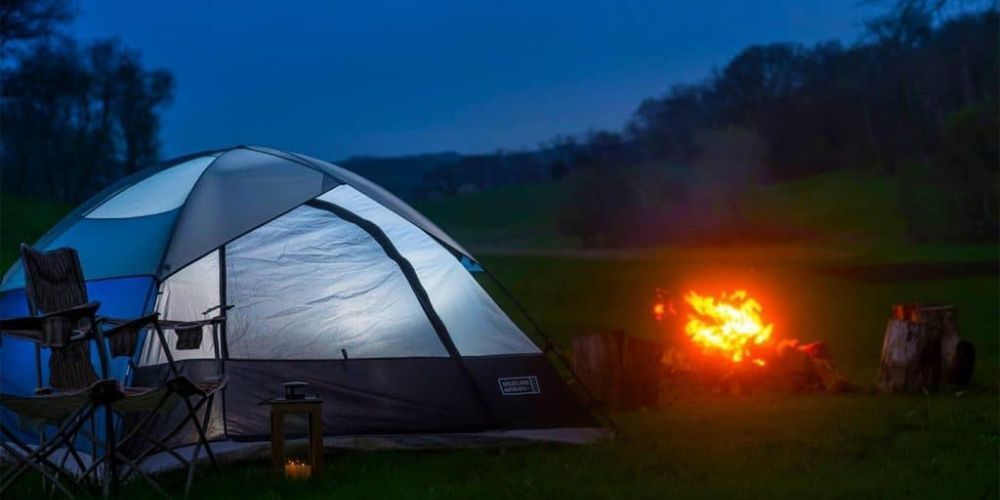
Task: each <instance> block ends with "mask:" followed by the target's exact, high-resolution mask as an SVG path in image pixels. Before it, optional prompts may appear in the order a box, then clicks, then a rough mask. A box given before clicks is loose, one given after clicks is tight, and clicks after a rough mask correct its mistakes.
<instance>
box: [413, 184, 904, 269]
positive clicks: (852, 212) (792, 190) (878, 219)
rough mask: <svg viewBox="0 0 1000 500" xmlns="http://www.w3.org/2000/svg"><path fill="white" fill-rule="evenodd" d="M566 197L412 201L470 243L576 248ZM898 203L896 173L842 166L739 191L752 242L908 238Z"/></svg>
mask: <svg viewBox="0 0 1000 500" xmlns="http://www.w3.org/2000/svg"><path fill="white" fill-rule="evenodd" d="M567 196H570V194H569V192H568V189H567V187H566V186H565V185H564V184H563V183H555V182H546V183H532V184H521V185H514V186H506V187H502V188H497V189H491V190H485V191H479V192H472V193H466V194H462V195H458V196H450V197H442V198H436V199H432V200H425V201H421V202H418V203H416V207H417V208H418V209H419V210H420V211H421V212H423V213H424V214H425V215H427V216H428V217H429V218H430V219H431V220H433V221H434V222H435V223H437V224H438V225H439V226H441V227H442V228H443V229H444V230H445V231H448V232H449V233H450V234H452V235H453V236H454V237H455V238H456V239H457V240H458V241H459V242H461V243H462V244H463V245H467V246H469V247H471V248H474V249H475V248H479V249H501V248H522V249H523V248H528V249H531V248H535V249H541V248H546V249H550V248H573V247H579V246H580V244H579V242H576V241H573V240H571V239H568V238H566V237H565V236H562V235H560V234H559V233H558V231H557V228H556V221H557V220H558V218H559V210H560V206H561V203H562V202H563V200H565V199H566V197H567ZM898 203H899V188H898V184H897V181H896V180H895V179H894V178H893V177H889V176H884V175H878V174H876V173H872V172H868V171H858V170H841V171H835V172H830V173H825V174H819V175H814V176H810V177H807V178H803V179H799V180H795V181H788V182H779V183H771V184H766V185H758V186H754V187H751V188H749V189H747V190H745V191H744V192H743V193H742V195H741V201H740V204H739V206H740V207H741V212H742V218H743V220H744V221H745V222H746V224H748V225H752V226H753V227H754V228H757V229H758V230H759V231H758V232H759V233H761V234H763V235H765V236H763V238H766V240H765V241H757V243H762V242H766V241H773V242H774V243H784V242H789V241H809V242H815V243H830V244H848V245H859V247H868V246H879V247H881V246H886V245H890V246H902V245H905V234H904V232H905V223H904V221H903V218H902V217H901V216H900V215H899V210H898V208H897V205H898ZM702 215H704V214H698V213H694V214H692V215H691V217H698V216H702Z"/></svg>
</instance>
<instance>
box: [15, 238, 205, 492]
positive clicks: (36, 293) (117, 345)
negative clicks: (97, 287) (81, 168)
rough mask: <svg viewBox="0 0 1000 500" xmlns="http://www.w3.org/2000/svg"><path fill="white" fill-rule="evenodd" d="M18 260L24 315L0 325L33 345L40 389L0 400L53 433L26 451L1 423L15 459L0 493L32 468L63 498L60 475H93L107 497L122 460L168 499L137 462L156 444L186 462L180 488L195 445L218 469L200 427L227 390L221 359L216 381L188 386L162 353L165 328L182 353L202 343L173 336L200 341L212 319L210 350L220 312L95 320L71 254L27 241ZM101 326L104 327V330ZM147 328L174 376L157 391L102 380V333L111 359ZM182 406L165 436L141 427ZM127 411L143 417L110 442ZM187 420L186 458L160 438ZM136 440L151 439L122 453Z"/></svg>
mask: <svg viewBox="0 0 1000 500" xmlns="http://www.w3.org/2000/svg"><path fill="white" fill-rule="evenodd" d="M21 256H22V263H23V266H24V270H25V292H26V296H27V300H28V306H29V311H30V312H31V314H32V316H31V317H27V318H14V319H5V320H0V331H2V332H3V333H4V334H7V335H12V336H15V337H20V338H22V339H26V340H29V341H32V342H34V343H35V360H36V377H37V382H38V386H39V387H40V388H39V389H36V394H35V395H34V396H17V395H8V394H0V405H2V406H3V407H5V408H7V409H9V410H11V411H13V412H14V413H15V414H17V415H18V416H19V417H20V418H21V419H22V421H25V420H32V421H36V422H41V423H44V424H55V425H57V426H58V428H57V430H56V433H55V435H54V436H52V438H51V439H48V440H46V439H45V436H44V433H41V434H40V443H39V446H38V447H36V448H35V449H33V450H32V449H31V448H30V447H29V446H27V445H26V444H24V443H23V441H21V440H19V439H18V438H17V437H16V435H15V434H14V433H13V432H11V431H10V430H9V429H7V428H5V427H3V426H0V427H2V429H0V430H2V432H3V436H4V438H5V439H6V440H7V441H9V443H8V442H7V441H4V442H3V448H4V450H5V451H6V452H8V453H9V454H11V455H12V456H13V457H14V460H15V463H14V465H13V469H12V471H11V473H10V474H7V477H6V478H5V482H4V483H3V484H2V485H0V493H2V492H3V491H5V490H6V489H7V488H9V487H10V486H11V485H12V484H14V482H15V481H17V479H18V478H19V477H20V476H21V475H22V474H23V473H24V472H25V471H26V470H28V469H34V470H36V471H38V472H39V473H41V474H42V475H43V477H45V478H46V479H47V480H49V481H51V482H52V483H53V487H54V488H57V489H59V490H60V491H61V492H63V493H65V494H67V495H70V494H71V493H70V490H69V488H67V487H66V485H64V484H63V483H62V482H61V481H60V478H61V476H64V475H65V476H67V477H70V478H74V482H81V481H86V480H88V478H90V477H93V478H94V479H97V480H98V481H99V482H100V483H102V485H103V492H104V494H105V495H107V494H108V493H109V492H110V490H111V489H113V488H114V487H115V485H116V483H117V480H118V466H119V464H122V465H125V466H127V467H128V468H129V469H130V470H131V472H132V473H135V474H136V475H138V476H140V477H142V478H143V479H144V480H146V481H147V482H148V483H150V484H151V485H152V486H153V488H154V490H156V491H158V492H160V493H161V494H164V496H166V494H165V492H163V490H162V489H161V488H160V487H159V485H158V484H156V482H155V481H154V480H153V479H152V478H151V477H150V476H149V475H148V474H146V473H145V472H144V471H143V470H142V469H141V467H140V464H141V462H142V460H143V459H144V458H146V457H147V456H149V455H150V454H151V453H152V451H154V450H160V451H165V452H167V453H169V454H171V455H172V456H173V457H174V458H176V459H177V460H178V461H179V462H180V463H181V465H182V466H186V467H187V468H188V480H187V482H186V484H185V492H187V491H188V490H189V489H190V486H191V482H192V478H193V474H194V468H195V465H196V463H197V460H198V455H199V452H200V450H201V448H202V447H204V448H205V451H206V454H207V456H208V458H209V460H210V461H211V462H212V465H213V467H214V468H215V469H216V470H218V465H217V463H216V461H215V456H214V454H213V453H212V450H211V447H210V445H209V444H208V440H207V437H206V435H205V432H204V427H205V425H204V424H207V420H208V417H209V415H210V413H211V406H212V402H213V401H214V397H215V395H216V394H217V393H218V392H219V391H221V390H222V389H224V387H225V378H224V377H222V376H221V364H220V363H217V366H219V367H220V377H219V378H217V379H213V380H206V381H202V382H199V383H194V382H191V381H190V380H188V379H187V378H186V377H184V376H182V375H180V374H179V372H178V370H177V367H176V365H175V363H174V361H173V358H172V356H171V355H170V354H169V353H170V349H169V346H168V345H167V343H166V337H165V335H164V333H163V326H166V327H167V328H168V329H173V330H175V331H176V332H177V334H178V345H177V348H178V349H181V348H185V347H187V348H197V347H198V345H200V342H191V341H189V340H187V341H184V342H181V340H182V339H186V338H193V337H198V338H200V332H201V330H202V328H203V327H204V326H206V325H211V326H212V330H213V336H214V340H215V341H216V346H218V340H219V339H218V334H219V328H218V325H219V324H220V323H221V321H222V318H219V317H216V318H211V319H208V320H205V321H200V322H186V323H179V322H163V325H161V322H160V321H159V318H158V314H150V315H147V316H144V317H141V318H138V319H134V320H117V319H111V318H100V317H98V316H97V314H96V313H97V310H98V308H99V307H100V304H99V303H97V302H89V301H88V298H87V290H86V283H85V281H84V278H83V271H82V268H81V266H80V261H79V257H78V256H77V254H76V251H74V250H72V249H69V248H63V249H57V250H53V251H51V252H39V251H36V250H34V249H32V248H30V247H28V246H27V245H21ZM39 314H41V315H39ZM105 326H109V327H110V328H108V329H105ZM150 328H151V329H153V330H154V331H156V333H157V338H158V340H159V341H160V342H161V343H162V344H163V348H164V350H165V352H166V353H167V357H168V362H169V365H170V374H171V376H172V377H171V378H170V379H169V380H167V381H166V382H165V383H164V384H163V385H161V386H159V387H155V388H134V387H122V385H121V384H120V383H119V382H118V381H117V380H113V379H109V378H108V367H109V365H110V356H109V354H108V347H109V346H108V345H107V344H106V341H105V339H106V338H107V339H110V348H111V356H128V357H129V358H131V357H132V356H133V355H134V353H135V349H136V346H137V343H138V332H139V331H141V330H143V329H147V330H148V329H150ZM91 341H93V342H95V343H96V345H97V348H98V354H99V361H100V368H101V375H102V378H100V379H98V377H97V375H96V373H94V367H93V365H92V363H91V361H90V342H91ZM42 348H49V349H51V352H52V355H51V357H50V359H49V385H50V387H42V370H41V354H40V353H41V349H42ZM217 359H218V357H217ZM192 397H197V398H198V400H197V402H196V403H192V402H191V399H192ZM180 402H183V403H184V408H185V410H186V412H187V413H186V416H185V417H184V418H183V419H182V421H181V423H180V424H179V425H178V426H177V427H176V429H175V430H173V431H172V432H170V433H168V434H167V435H166V436H165V437H163V438H157V437H155V436H154V435H153V434H152V433H150V432H148V431H147V430H145V429H144V428H143V427H144V426H145V425H146V424H147V423H148V422H149V421H150V420H151V418H152V416H153V415H155V414H156V413H157V412H158V411H161V410H169V409H170V408H173V407H174V406H176V405H177V404H179V403H180ZM202 407H205V417H204V420H203V421H199V419H198V417H197V412H198V411H199V409H201V408H202ZM98 409H104V410H105V411H104V412H103V415H104V422H103V426H104V434H105V439H104V446H103V454H102V456H101V457H100V458H98V457H97V448H98V439H97V438H96V436H95V435H94V434H95V433H94V429H93V426H94V417H95V415H96V412H97V410H98ZM135 414H145V416H144V417H142V418H139V419H138V423H137V424H136V425H134V426H132V428H131V429H130V431H129V433H128V434H127V435H126V437H125V438H124V439H122V440H121V441H119V440H117V439H116V428H115V419H114V417H115V416H116V415H118V416H119V417H124V416H126V415H135ZM88 421H89V422H91V429H90V432H88V431H87V429H85V428H84V424H85V423H86V422H88ZM188 422H191V423H193V425H194V427H195V429H196V431H197V434H198V442H197V444H196V447H195V451H194V454H193V456H192V458H191V459H190V460H187V459H185V458H184V457H182V456H181V455H180V454H178V453H177V452H176V451H174V450H173V449H171V448H170V447H169V446H167V445H166V444H165V443H166V441H168V440H169V439H170V438H172V437H173V436H174V435H176V434H177V432H179V431H180V430H181V429H182V428H183V427H184V426H185V425H186V424H187V423H188ZM203 422H204V423H203ZM43 429H44V427H43ZM77 435H83V436H84V437H86V438H87V439H88V440H89V441H90V443H91V451H92V454H91V461H90V464H86V463H85V461H84V460H83V459H82V458H81V457H80V455H79V453H78V451H77V450H76V448H75V443H74V442H75V440H76V436H77ZM140 437H141V438H143V439H144V440H145V441H146V442H148V443H151V444H150V445H149V447H148V448H147V449H146V450H144V451H142V452H140V453H139V454H138V455H137V456H136V457H135V458H130V457H128V456H126V455H125V454H123V453H122V452H121V451H120V448H119V445H120V444H126V443H134V442H137V441H138V439H139V438H140ZM60 449H63V450H65V452H64V454H63V458H62V460H61V461H60V463H56V462H55V461H54V460H53V459H52V458H51V457H52V455H53V454H54V452H55V451H57V450H60ZM69 457H73V459H74V461H75V462H76V466H77V471H82V474H74V472H75V471H71V470H69V469H68V468H67V466H66V463H67V460H68V458H69ZM102 465H103V467H101V466H102ZM99 475H103V477H102V478H101V477H99Z"/></svg>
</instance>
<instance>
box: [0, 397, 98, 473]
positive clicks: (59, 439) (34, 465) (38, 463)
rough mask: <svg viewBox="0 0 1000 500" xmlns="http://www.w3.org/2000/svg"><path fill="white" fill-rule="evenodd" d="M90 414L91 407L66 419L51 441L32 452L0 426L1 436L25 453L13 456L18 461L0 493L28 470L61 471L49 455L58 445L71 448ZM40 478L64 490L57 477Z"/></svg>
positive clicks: (8, 447) (7, 446)
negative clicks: (46, 469)
mask: <svg viewBox="0 0 1000 500" xmlns="http://www.w3.org/2000/svg"><path fill="white" fill-rule="evenodd" d="M92 414H93V408H92V407H88V408H85V409H81V410H80V411H78V412H77V413H76V414H74V415H73V416H72V417H71V418H68V419H66V421H65V422H63V424H62V425H61V426H60V427H59V429H58V430H57V431H56V434H55V435H54V436H53V438H52V439H51V440H49V441H47V442H45V443H44V444H42V445H40V446H38V447H37V448H35V449H34V450H31V449H30V448H29V447H28V445H26V444H24V443H23V442H22V441H21V440H20V439H18V438H17V436H16V435H14V433H12V432H11V431H10V430H9V429H7V428H6V427H4V426H2V425H0V432H2V434H3V435H4V436H7V438H8V439H9V440H10V441H11V442H13V443H14V444H16V445H17V446H18V447H20V448H21V449H22V450H24V451H25V452H26V453H25V455H24V456H20V454H15V456H16V457H17V459H18V462H17V465H16V466H15V467H14V470H13V471H12V472H11V473H10V474H8V476H7V478H6V479H7V482H6V483H5V484H3V485H2V486H0V492H3V491H5V490H7V489H8V488H10V487H11V486H12V485H13V484H14V483H16V482H17V479H18V478H19V477H20V476H21V475H22V474H23V473H24V472H25V471H27V470H28V469H36V470H40V471H41V470H42V469H45V468H46V467H49V468H51V469H52V470H55V471H60V470H62V469H61V468H60V467H59V466H58V465H56V464H55V463H53V462H52V461H51V460H49V455H51V454H52V453H53V452H55V451H56V450H58V449H59V447H60V445H62V444H64V443H65V444H66V446H67V448H69V447H71V446H72V440H73V436H75V435H76V433H77V432H78V431H79V429H80V427H82V426H83V423H84V422H85V421H86V419H87V418H88V417H90V416H91V415H92ZM0 442H2V443H3V444H4V447H5V448H6V449H8V451H10V450H11V449H12V447H10V445H7V444H6V442H3V441H0ZM43 466H44V467H43ZM42 477H43V478H45V480H46V481H53V480H54V483H53V484H58V485H59V487H60V488H61V489H65V487H64V486H62V483H61V482H60V481H59V480H58V479H57V477H58V476H53V475H52V474H51V473H43V474H42ZM45 488H47V485H46V483H43V489H45Z"/></svg>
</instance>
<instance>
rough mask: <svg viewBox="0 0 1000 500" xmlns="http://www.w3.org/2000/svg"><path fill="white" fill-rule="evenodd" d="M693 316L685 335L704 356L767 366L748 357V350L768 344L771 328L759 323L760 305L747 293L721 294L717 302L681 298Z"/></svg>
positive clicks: (698, 297)
mask: <svg viewBox="0 0 1000 500" xmlns="http://www.w3.org/2000/svg"><path fill="white" fill-rule="evenodd" d="M684 301H685V302H687V303H688V304H689V305H690V306H691V308H692V310H693V312H692V313H691V314H688V321H687V324H686V325H685V326H684V331H685V332H686V333H687V335H688V337H690V338H691V340H692V341H694V343H695V344H697V345H699V346H701V347H702V349H703V350H705V351H706V352H714V353H720V354H723V355H725V356H726V357H728V358H729V359H731V360H732V361H733V362H734V363H740V362H742V361H743V360H744V359H750V360H751V362H753V364H755V365H757V366H764V365H766V364H767V363H766V362H765V361H764V360H763V359H760V358H757V357H754V356H753V355H752V354H751V348H752V347H753V346H755V345H761V344H764V343H766V342H768V341H770V340H771V331H772V330H773V329H774V325H772V324H765V323H764V320H763V319H761V315H760V313H761V309H762V308H761V305H760V303H759V302H757V301H756V300H754V299H753V298H751V297H749V296H747V292H746V290H736V291H734V292H732V293H723V294H721V295H720V296H719V297H718V298H715V297H706V296H702V295H699V294H698V293H697V292H694V291H691V292H688V293H687V295H685V296H684Z"/></svg>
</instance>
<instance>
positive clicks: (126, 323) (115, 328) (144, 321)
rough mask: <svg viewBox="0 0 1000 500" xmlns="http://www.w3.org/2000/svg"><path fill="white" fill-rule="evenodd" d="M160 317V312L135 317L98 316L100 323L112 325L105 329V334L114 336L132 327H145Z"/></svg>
mask: <svg viewBox="0 0 1000 500" xmlns="http://www.w3.org/2000/svg"><path fill="white" fill-rule="evenodd" d="M159 318H160V313H157V312H154V313H151V314H147V315H145V316H140V317H138V318H134V319H122V318H109V317H101V318H98V323H101V324H107V325H109V326H111V328H109V329H107V330H104V336H105V337H112V336H114V335H115V334H117V333H120V332H124V331H129V330H132V329H140V328H145V327H147V326H149V325H151V324H154V323H156V322H157V321H158V320H159Z"/></svg>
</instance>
